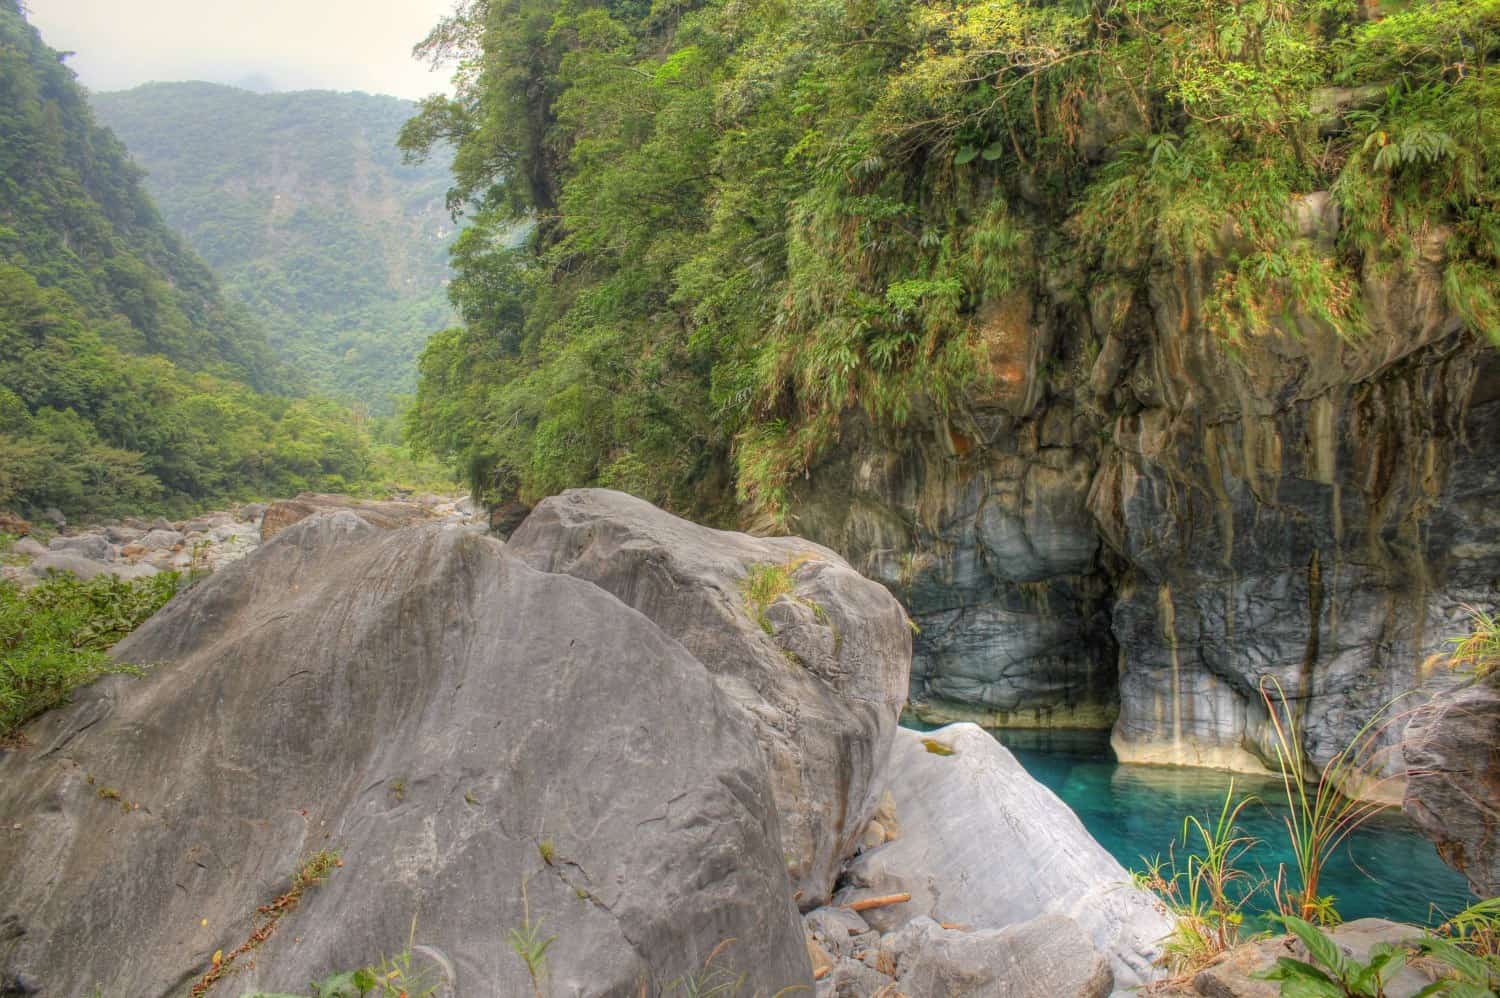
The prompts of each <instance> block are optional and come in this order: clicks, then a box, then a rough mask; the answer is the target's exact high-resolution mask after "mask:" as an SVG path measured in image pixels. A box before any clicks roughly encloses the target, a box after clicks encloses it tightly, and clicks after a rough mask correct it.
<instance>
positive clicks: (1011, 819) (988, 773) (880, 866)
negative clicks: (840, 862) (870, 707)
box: [836, 724, 1171, 987]
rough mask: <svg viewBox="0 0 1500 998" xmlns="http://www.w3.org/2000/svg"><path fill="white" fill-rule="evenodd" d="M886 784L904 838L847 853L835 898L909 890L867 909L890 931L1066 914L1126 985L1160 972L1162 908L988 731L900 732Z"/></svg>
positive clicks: (985, 925)
mask: <svg viewBox="0 0 1500 998" xmlns="http://www.w3.org/2000/svg"><path fill="white" fill-rule="evenodd" d="M934 749H935V750H936V751H934ZM890 788H891V794H892V796H893V797H894V798H895V800H896V808H897V810H898V812H899V813H900V815H901V838H899V839H897V840H896V841H894V842H890V843H887V844H886V845H884V846H881V847H880V848H879V849H873V850H870V851H869V852H865V853H861V854H860V855H859V856H858V857H856V858H855V859H854V860H853V861H851V863H850V864H849V868H848V874H847V879H848V882H849V883H850V884H851V887H850V888H848V889H846V890H845V891H843V892H841V893H840V895H839V896H838V898H837V899H836V900H837V901H838V902H839V903H846V902H848V901H851V900H855V899H857V898H859V897H864V896H869V895H886V894H895V893H898V892H902V891H909V892H911V895H912V900H911V901H910V903H907V904H897V905H891V906H887V907H881V908H876V909H872V910H870V911H867V912H864V913H863V914H864V918H865V920H866V921H867V922H869V923H870V924H871V925H873V926H874V927H876V928H877V929H881V930H882V931H887V932H888V931H891V930H894V929H897V928H899V927H900V926H901V925H903V924H905V923H906V922H907V921H909V920H911V919H913V918H917V917H927V918H932V919H935V920H936V921H938V922H943V923H949V924H961V925H965V926H969V927H972V928H974V929H1002V928H1007V927H1009V926H1013V925H1019V924H1021V923H1024V922H1029V921H1031V920H1033V919H1035V918H1039V917H1041V916H1042V915H1047V914H1062V915H1066V916H1069V917H1070V918H1072V919H1074V920H1075V921H1076V922H1077V923H1078V924H1079V925H1080V926H1081V927H1082V929H1083V931H1084V932H1085V933H1086V935H1087V937H1088V938H1089V939H1090V940H1091V941H1092V944H1093V946H1094V947H1095V948H1096V949H1097V950H1098V951H1099V952H1100V953H1102V954H1104V956H1105V957H1106V958H1108V960H1109V962H1110V966H1111V968H1112V970H1113V972H1114V976H1115V979H1116V980H1117V981H1118V982H1119V984H1120V985H1121V986H1122V987H1126V986H1131V985H1135V984H1140V983H1143V982H1145V981H1148V980H1151V979H1153V978H1154V977H1155V976H1156V975H1157V968H1155V967H1154V966H1153V964H1154V962H1155V960H1156V959H1157V957H1158V956H1159V955H1160V953H1161V946H1160V943H1161V941H1162V940H1163V938H1164V937H1165V936H1166V935H1167V934H1168V933H1169V932H1170V930H1171V923H1170V921H1169V920H1168V919H1167V917H1166V916H1165V914H1164V913H1163V911H1162V909H1161V906H1160V904H1159V903H1158V902H1157V901H1156V900H1155V899H1154V898H1153V897H1151V895H1149V894H1147V893H1146V892H1144V891H1141V890H1138V889H1137V888H1135V887H1134V886H1133V885H1132V884H1131V880H1130V875H1129V874H1128V873H1127V872H1126V871H1125V868H1124V867H1122V866H1121V865H1120V864H1119V863H1118V862H1117V861H1116V860H1115V859H1114V857H1112V856H1111V855H1110V854H1109V853H1108V852H1106V851H1105V850H1104V847H1103V846H1101V845H1099V843H1098V842H1096V841H1094V839H1093V838H1092V837H1091V836H1090V835H1089V833H1088V832H1087V830H1085V829H1084V827H1083V824H1082V823H1081V822H1080V821H1079V820H1078V817H1077V816H1076V815H1075V814H1074V813H1073V812H1072V810H1071V809H1069V808H1068V806H1067V805H1066V804H1064V803H1063V802H1062V801H1061V800H1059V799H1058V798H1057V796H1056V795H1055V794H1053V793H1052V791H1050V790H1048V789H1047V788H1046V787H1044V786H1042V785H1041V784H1040V783H1038V782H1037V781H1036V780H1034V779H1032V778H1031V776H1029V775H1028V774H1027V773H1026V771H1025V769H1023V768H1022V767H1021V764H1020V763H1019V762H1017V761H1016V759H1015V757H1014V756H1012V755H1011V754H1010V752H1009V751H1007V750H1006V749H1005V748H1004V747H1003V746H1001V745H1000V744H999V742H997V741H995V739H994V738H993V737H991V736H990V735H989V734H988V733H986V732H985V731H983V730H982V729H980V728H978V727H976V726H975V725H972V724H954V725H950V726H948V727H946V728H942V729H940V730H938V731H934V732H928V733H925V734H924V733H920V732H916V731H911V730H908V729H904V728H903V729H902V730H900V731H899V732H897V735H896V740H895V745H894V747H893V748H892V750H891V780H890Z"/></svg>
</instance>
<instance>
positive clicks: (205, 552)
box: [0, 493, 476, 585]
mask: <svg viewBox="0 0 1500 998" xmlns="http://www.w3.org/2000/svg"><path fill="white" fill-rule="evenodd" d="M336 509H347V510H350V511H352V512H354V513H355V514H357V515H358V516H360V517H361V518H362V519H366V520H369V521H370V522H372V523H374V524H375V525H376V526H381V527H394V526H401V525H405V524H409V523H416V522H421V521H426V520H437V521H441V522H446V523H466V522H469V521H471V520H472V519H474V516H475V510H476V507H475V506H474V504H473V502H472V501H471V500H469V499H467V498H452V497H443V496H422V497H419V498H417V499H413V500H411V501H387V502H377V501H372V500H363V499H351V498H349V497H347V496H334V495H323V494H317V493H304V494H302V495H300V496H297V497H296V498H295V499H283V500H280V501H277V502H273V503H269V504H267V503H247V504H245V505H243V506H240V507H238V508H237V509H234V510H229V511H221V512H214V513H204V514H202V515H201V516H196V517H193V518H191V519H188V520H167V519H164V518H160V517H158V518H156V519H154V520H143V519H138V518H135V517H127V518H125V519H123V520H120V521H119V522H116V523H106V524H91V525H89V526H87V527H82V528H70V527H69V525H68V521H67V519H66V518H65V517H64V516H63V515H62V513H60V512H58V511H56V510H51V511H49V512H48V515H46V516H44V517H43V525H44V526H46V527H48V528H49V531H48V532H49V533H50V534H51V536H49V537H48V539H47V540H46V541H45V543H44V542H43V541H41V540H39V539H38V538H37V537H36V536H32V535H33V533H34V532H35V533H40V531H34V528H33V525H32V524H31V523H29V522H27V521H26V520H23V519H21V518H20V517H17V516H15V515H14V514H6V513H0V533H9V534H16V535H21V536H19V538H18V539H17V540H16V541H15V542H14V543H12V544H11V546H10V550H9V552H8V554H9V556H10V558H11V560H12V561H13V562H14V563H13V564H7V565H0V578H9V579H12V580H14V581H17V582H20V583H21V584H23V585H29V584H32V583H35V582H39V581H41V580H42V579H45V578H46V577H47V576H48V575H49V574H51V573H54V572H68V573H71V574H73V575H76V576H77V577H78V578H80V579H92V578H94V577H96V576H99V575H114V576H117V577H119V578H122V579H139V578H144V577H146V576H151V575H156V574H158V573H159V572H182V573H186V574H208V573H211V572H216V571H218V570H219V569H221V568H223V567H224V566H226V565H229V564H232V563H234V562H236V561H238V560H239V559H241V558H243V557H245V556H246V555H247V554H249V553H250V552H251V551H254V550H255V549H256V548H257V547H259V546H260V544H261V542H262V541H265V540H270V539H271V537H273V536H275V535H276V533H277V532H279V531H281V530H283V529H285V528H286V527H288V526H290V525H291V524H293V523H296V522H297V521H298V520H301V519H304V518H306V517H308V516H311V515H312V514H313V513H316V512H328V511H331V510H336ZM52 531H55V533H52Z"/></svg>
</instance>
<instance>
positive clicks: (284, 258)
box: [91, 83, 457, 410]
mask: <svg viewBox="0 0 1500 998" xmlns="http://www.w3.org/2000/svg"><path fill="white" fill-rule="evenodd" d="M91 102H92V104H93V106H94V109H95V111H96V113H97V114H98V116H99V118H100V120H101V121H103V122H104V123H106V124H108V125H109V126H110V127H111V128H112V129H113V130H114V131H115V133H116V134H118V135H119V136H120V137H121V139H123V140H124V142H125V144H126V145H127V146H128V147H129V149H130V152H131V155H132V157H133V158H134V160H135V162H136V163H137V164H139V166H140V167H142V168H143V169H144V170H145V171H146V176H145V180H144V182H145V185H146V188H147V189H148V190H149V191H150V192H151V194H152V196H153V197H154V198H155V200H156V202H157V204H158V205H159V206H160V209H161V212H162V214H163V216H164V217H165V218H166V220H167V221H168V222H169V223H170V224H171V225H172V226H173V227H174V228H176V229H177V230H178V231H180V232H182V233H183V235H184V237H185V238H186V239H187V240H188V242H189V243H191V245H192V246H193V247H194V249H196V250H197V251H198V253H200V254H201V255H202V256H203V257H204V259H205V260H207V261H208V263H209V264H210V265H211V266H212V267H213V268H214V269H215V270H216V271H217V272H218V273H219V274H220V275H221V276H222V278H223V280H224V283H225V286H226V288H227V290H228V291H229V292H230V293H231V294H232V295H233V296H234V297H236V298H237V299H238V300H239V301H241V302H243V303H244V304H245V305H246V306H248V307H249V308H250V310H251V312H252V313H253V314H254V315H255V316H256V317H257V318H258V319H259V320H260V321H261V322H263V323H264V324H265V325H266V326H267V328H268V329H269V330H270V332H271V342H272V346H273V347H274V349H275V350H276V352H277V354H278V355H279V356H280V357H281V358H282V359H283V360H285V361H287V362H288V363H290V364H291V365H292V367H293V368H294V369H295V370H297V371H298V372H299V373H300V374H301V375H302V376H303V377H305V378H306V379H307V380H308V381H309V382H310V383H311V384H312V385H313V386H314V387H315V388H317V389H319V390H321V391H324V392H328V393H331V394H335V395H339V396H344V397H347V398H352V399H359V400H363V401H366V402H368V403H370V404H371V405H372V406H374V407H376V408H377V409H382V410H388V409H389V407H390V405H391V399H392V397H393V396H395V395H398V394H401V393H404V392H407V391H409V390H410V389H411V386H412V384H413V380H414V376H415V370H416V363H415V361H416V356H417V354H418V353H419V352H420V350H421V348H422V345H423V344H424V343H425V341H426V339H427V337H428V335H430V334H431V333H433V332H435V331H437V330H438V329H441V328H443V327H444V326H446V325H448V324H450V323H451V321H452V319H453V314H452V311H451V309H450V306H449V304H448V300H447V292H446V282H447V279H448V274H449V270H448V246H449V244H450V243H451V242H452V240H453V238H454V236H455V235H456V232H457V226H456V225H455V224H454V222H453V221H452V219H451V218H450V217H449V214H448V212H447V209H446V207H445V203H444V199H445V194H446V191H447V188H448V184H449V178H448V172H447V164H446V162H444V161H443V159H442V157H434V158H433V159H431V160H430V161H429V162H427V163H424V164H420V165H407V164H405V163H403V161H402V158H401V153H400V152H399V151H398V150H397V148H396V136H397V133H398V132H399V131H400V128H401V125H402V123H403V122H404V121H406V119H407V118H408V117H410V116H411V114H412V113H413V111H414V109H415V105H414V104H413V103H411V102H410V101H405V100H401V99H399V98H395V97H386V96H375V95H370V94H364V93H335V92H332V91H322V90H311V91H299V92H291V93H254V92H251V91H248V90H242V89H238V88H235V87H229V86H223V85H220V84H214V83H150V84H146V85H144V86H140V87H136V88H134V89H132V90H127V91H121V92H116V93H102V94H94V95H92V98H91Z"/></svg>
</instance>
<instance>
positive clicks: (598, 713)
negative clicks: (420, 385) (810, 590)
mask: <svg viewBox="0 0 1500 998" xmlns="http://www.w3.org/2000/svg"><path fill="white" fill-rule="evenodd" d="M115 654H116V656H117V658H119V659H120V660H121V661H134V662H150V663H155V665H154V667H153V668H152V669H150V670H148V671H147V672H146V674H145V675H144V676H142V677H134V676H117V677H110V678H107V679H105V680H103V681H101V682H99V683H97V684H95V685H93V686H91V687H88V688H86V689H85V690H82V691H80V693H79V694H78V695H77V698H76V701H75V702H74V703H73V704H71V705H70V706H66V707H63V708H60V709H58V710H55V711H52V712H50V713H48V714H45V715H43V716H42V717H41V718H39V719H38V720H36V721H34V722H33V723H32V724H30V725H29V726H28V727H27V728H25V729H24V734H25V737H26V742H27V744H28V745H30V746H31V747H30V748H22V749H19V750H11V751H0V814H4V815H5V821H6V825H7V831H6V833H5V834H4V835H0V926H3V927H4V930H3V931H0V981H7V982H16V981H25V982H27V986H28V987H31V988H33V989H35V990H37V991H39V992H41V993H43V994H48V995H51V994H58V995H77V994H84V993H87V992H89V991H91V990H92V989H93V988H94V987H95V986H96V985H98V986H100V987H102V990H103V993H105V994H108V995H165V994H168V993H172V994H176V993H178V992H180V991H181V990H182V989H183V987H184V986H185V983H186V982H190V981H192V980H194V979H195V978H196V977H197V976H198V975H200V974H202V973H203V972H204V971H205V970H206V969H207V968H208V967H209V965H210V957H211V956H212V954H213V953H214V951H215V950H220V949H222V950H224V951H225V952H226V953H229V952H231V951H232V950H233V949H234V948H235V947H236V946H238V945H239V944H240V943H242V942H243V941H244V940H245V938H246V936H247V935H248V933H249V931H250V927H251V925H252V921H253V917H254V914H255V909H256V906H257V905H262V904H266V903H268V902H269V901H270V900H271V899H272V898H274V897H275V896H276V895H278V894H279V893H281V892H282V891H284V890H286V889H287V886H288V882H289V881H288V878H289V877H290V875H291V873H292V871H293V870H294V869H295V868H296V866H297V865H298V863H299V861H301V860H302V859H304V858H306V857H307V856H309V855H311V854H312V853H314V852H316V851H318V850H321V849H330V848H336V849H339V850H341V854H342V862H343V866H342V868H341V869H338V870H336V871H335V872H334V873H333V874H332V876H331V877H330V878H329V879H328V881H327V882H326V883H325V884H324V885H322V886H321V887H319V888H317V889H315V890H312V891H309V892H308V893H307V895H306V896H305V897H304V899H303V901H302V903H301V905H300V906H299V908H298V909H297V911H296V912H295V913H294V914H292V915H291V916H289V921H288V922H287V924H285V925H283V926H282V929H281V931H279V932H277V933H276V934H275V935H274V936H273V937H272V938H271V939H269V941H267V942H266V943H265V945H263V946H262V947H261V948H260V949H258V950H257V951H256V953H255V959H254V963H253V967H252V966H249V965H248V964H247V966H246V969H245V971H244V972H243V973H241V974H239V975H237V976H236V977H235V978H234V980H233V982H232V987H233V988H234V989H236V991H250V992H254V991H258V990H261V991H276V992H301V991H303V990H305V988H306V985H307V982H308V981H310V980H314V979H319V978H321V976H323V975H324V974H326V973H327V972H328V971H329V970H330V968H340V967H351V966H360V965H362V964H369V963H373V962H376V961H378V960H379V958H380V956H381V954H382V953H386V954H389V953H391V952H394V951H396V950H399V949H400V948H402V947H403V946H405V945H406V942H407V939H408V933H409V932H410V931H411V927H412V920H413V918H414V917H415V918H416V919H417V922H416V934H417V939H416V941H417V942H418V943H421V944H426V945H428V946H431V947H433V948H435V949H436V950H440V951H441V952H442V953H444V954H446V955H447V957H448V958H450V959H451V961H452V963H453V964H454V966H455V968H456V970H457V974H458V977H459V982H458V983H459V989H460V991H461V992H462V993H466V994H467V993H470V992H471V991H472V992H473V993H476V994H496V995H520V994H525V993H530V985H529V983H528V982H527V981H526V978H525V975H524V970H523V968H522V965H521V962H520V961H519V960H518V959H516V957H515V954H514V953H512V952H511V951H510V950H509V949H508V948H507V947H506V945H505V944H504V938H505V935H506V933H507V931H508V930H509V929H511V928H515V927H519V926H520V925H521V924H522V918H523V891H524V894H525V897H526V899H527V903H528V904H529V909H530V915H531V918H532V919H533V920H534V921H535V922H536V923H537V924H539V925H540V926H542V929H543V931H544V933H545V934H546V935H548V936H554V937H555V941H554V943H553V944H552V947H551V949H550V950H549V952H548V963H549V966H550V968H551V984H552V987H553V989H554V990H555V993H558V994H577V995H595V996H614V998H626V996H634V995H636V994H638V989H639V986H640V984H641V983H642V982H645V983H646V984H647V985H648V986H649V987H650V988H651V989H652V991H653V992H654V991H655V990H656V989H658V988H665V987H666V986H667V984H668V983H669V982H670V981H672V980H674V979H678V978H681V977H682V976H684V975H686V974H689V973H693V972H697V971H699V970H701V968H702V966H703V963H704V961H705V959H706V958H707V957H708V955H709V954H710V953H711V952H712V951H713V950H714V949H715V947H717V946H719V945H720V944H721V943H724V942H725V941H726V940H730V939H733V940H734V942H733V943H729V944H727V947H726V948H725V950H724V951H723V952H722V953H721V954H720V956H719V957H718V959H717V960H716V966H718V965H722V966H724V967H726V968H727V969H732V970H733V971H734V972H735V973H738V972H743V973H744V974H745V975H746V982H745V987H746V990H747V992H749V993H756V992H759V993H764V994H771V993H775V992H777V991H778V990H780V989H782V988H784V987H787V986H802V987H803V988H804V989H809V988H810V985H811V984H812V981H811V972H810V969H809V966H808V955H807V948H806V945H805V943H804V937H803V932H802V925H801V922H800V920H799V918H798V915H797V911H796V907H795V905H794V904H793V903H792V900H791V893H790V890H789V888H788V883H787V878H786V873H785V870H784V869H783V866H782V855H781V844H780V837H779V833H778V827H777V817H776V808H775V805H774V802H773V798H772V794H771V791H770V787H769V781H768V776H767V771H766V766H765V762H764V759H763V757H762V753H761V750H760V748H759V745H758V743H757V741H756V739H755V735H754V732H753V730H752V728H751V725H750V724H749V723H748V721H747V720H746V718H745V716H744V712H743V711H742V710H741V709H740V708H739V707H738V706H736V705H735V704H734V703H733V702H731V701H730V699H729V698H727V697H725V696H724V695H723V693H722V692H721V691H720V690H719V688H718V684H717V683H715V682H714V681H713V679H712V678H711V677H710V676H709V674H708V672H707V670H705V669H704V667H703V665H702V663H700V662H699V661H697V660H696V659H694V658H693V657H692V656H691V655H690V654H689V653H688V652H687V651H686V650H685V649H684V648H683V647H682V646H681V645H680V644H679V643H678V642H676V641H674V640H672V639H671V638H669V637H667V636H666V635H665V634H663V633H662V631H661V630H660V628H658V627H657V626H656V625H655V624H653V623H651V622H650V621H649V620H648V619H646V618H645V617H644V616H642V615H641V614H639V613H637V612H635V611H633V610H631V609H629V608H628V607H626V606H625V605H624V604H622V603H621V602H620V601H619V600H617V599H615V598H614V597H613V596H611V595H609V594H608V593H606V592H604V591H603V590H601V589H600V588H599V587H597V586H594V585H591V584H588V583H586V582H583V581H581V580H577V579H572V578H569V577H566V576H562V575H549V574H546V573H541V572H538V571H535V570H534V569H532V568H530V567H528V566H527V565H525V564H524V563H523V562H521V561H520V560H519V559H517V558H515V557H513V556H511V555H509V554H507V553H506V551H505V550H504V547H503V545H501V544H500V543H499V542H498V541H494V540H490V539H487V538H483V537H476V536H474V535H472V534H468V533H464V532H460V531H445V530H440V529H433V528H422V527H417V528H412V529H408V530H402V531H394V532H385V531H379V530H376V529H375V528H373V527H371V526H370V525H369V524H368V523H366V522H365V521H363V520H361V519H360V518H359V517H357V516H355V515H353V514H351V513H336V514H332V515H323V516H317V517H313V518H310V519H307V520H305V521H303V522H301V523H299V524H297V525H296V526H294V527H291V528H289V529H287V530H285V531H283V532H282V533H281V534H280V535H278V536H277V538H276V539H275V541H273V542H271V543H269V544H267V545H265V546H264V547H262V548H261V549H260V550H259V551H257V552H256V554H255V556H254V557H252V558H249V559H246V560H245V561H242V562H239V563H238V564H236V565H234V566H231V567H230V568H228V569H226V570H225V571H223V572H220V573H218V574H216V575H214V576H212V577H211V578H209V579H207V580H205V581H204V582H202V583H201V584H200V585H198V586H196V587H195V588H193V589H191V590H189V591H188V592H187V593H185V594H184V595H182V596H179V597H178V598H177V599H176V600H174V601H173V602H172V603H170V604H168V606H167V607H166V608H165V609H164V610H162V611H161V612H160V613H159V614H157V616H156V617H154V618H153V619H152V620H150V621H149V622H148V623H147V624H145V625H144V626H143V627H142V628H141V629H140V630H138V631H137V632H136V633H135V634H133V635H132V636H131V637H130V638H128V639H127V640H126V641H125V642H123V643H122V644H121V645H119V646H118V647H117V648H116V650H115ZM101 788H108V789H111V790H113V791H115V792H116V793H117V794H118V795H119V798H120V800H121V801H123V802H124V803H125V804H126V805H128V807H122V806H121V803H119V802H117V801H115V800H112V799H108V800H107V799H101V795H100V789H101ZM136 805H139V807H138V808H137V807H136ZM60 870H61V871H66V875H62V876H60V875H59V871H60Z"/></svg>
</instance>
